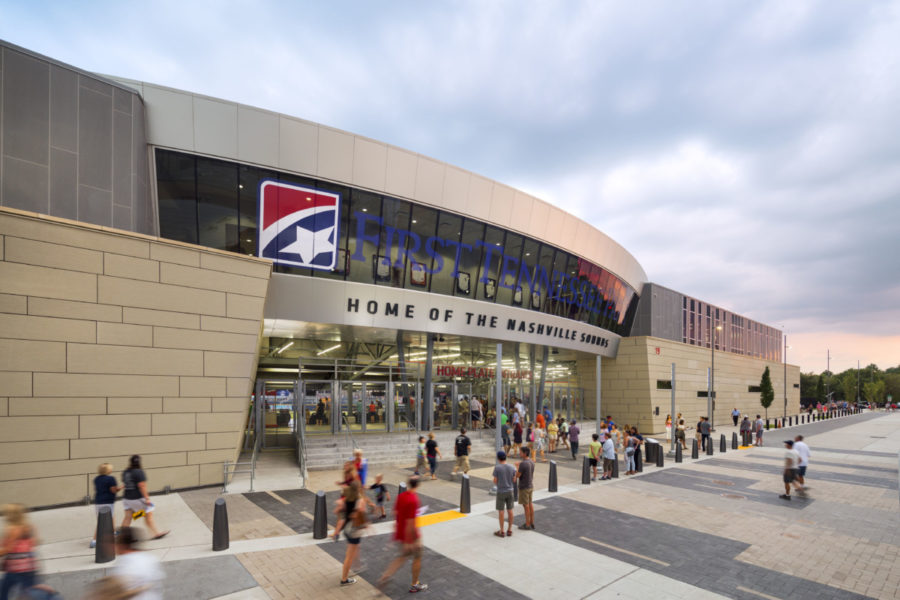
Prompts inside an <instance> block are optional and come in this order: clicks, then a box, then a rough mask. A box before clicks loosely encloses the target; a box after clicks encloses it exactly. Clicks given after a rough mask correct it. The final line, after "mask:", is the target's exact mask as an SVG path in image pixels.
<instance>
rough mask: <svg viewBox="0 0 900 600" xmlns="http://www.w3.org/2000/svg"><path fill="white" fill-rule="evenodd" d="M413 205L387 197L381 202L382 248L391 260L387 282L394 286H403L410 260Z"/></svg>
mask: <svg viewBox="0 0 900 600" xmlns="http://www.w3.org/2000/svg"><path fill="white" fill-rule="evenodd" d="M410 213H411V207H410V204H409V202H406V201H404V200H396V199H394V198H387V197H385V198H384V200H383V201H382V204H381V218H382V219H383V221H384V226H383V227H382V230H381V231H382V233H381V248H382V249H383V250H384V256H385V257H386V258H387V259H388V260H389V261H390V270H391V278H390V281H384V282H379V283H385V284H387V285H391V286H394V287H403V286H404V283H405V281H406V272H407V269H408V265H407V263H408V262H409V261H408V259H407V257H406V250H407V248H408V246H409V235H408V232H409V219H410Z"/></svg>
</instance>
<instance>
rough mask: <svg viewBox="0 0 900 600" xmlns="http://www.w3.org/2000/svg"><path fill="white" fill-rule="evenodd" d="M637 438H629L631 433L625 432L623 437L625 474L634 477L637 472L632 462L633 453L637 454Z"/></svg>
mask: <svg viewBox="0 0 900 600" xmlns="http://www.w3.org/2000/svg"><path fill="white" fill-rule="evenodd" d="M637 446H638V441H637V438H634V437H632V436H631V432H628V431H627V430H626V435H625V474H626V475H634V474H635V473H636V472H637V466H636V465H635V462H634V453H635V452H637Z"/></svg>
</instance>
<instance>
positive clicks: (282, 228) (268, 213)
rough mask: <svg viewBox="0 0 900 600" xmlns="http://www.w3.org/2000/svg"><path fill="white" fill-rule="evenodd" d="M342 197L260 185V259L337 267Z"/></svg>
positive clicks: (285, 185) (290, 186) (275, 184)
mask: <svg viewBox="0 0 900 600" xmlns="http://www.w3.org/2000/svg"><path fill="white" fill-rule="evenodd" d="M340 214H341V197H340V195H339V194H332V193H330V192H323V191H321V190H315V189H312V188H307V187H302V186H299V185H293V184H290V183H284V182H280V181H272V180H265V181H263V182H262V183H260V185H259V221H258V223H259V246H258V255H259V256H261V257H263V258H268V259H271V260H272V261H274V262H276V263H278V264H282V265H290V266H294V267H308V268H312V269H323V270H328V271H330V270H332V269H334V267H335V265H336V264H337V240H338V227H339V225H340Z"/></svg>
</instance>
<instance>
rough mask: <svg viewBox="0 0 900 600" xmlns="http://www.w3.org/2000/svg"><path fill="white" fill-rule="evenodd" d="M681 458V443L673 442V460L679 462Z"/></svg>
mask: <svg viewBox="0 0 900 600" xmlns="http://www.w3.org/2000/svg"><path fill="white" fill-rule="evenodd" d="M682 460H683V459H682V456H681V444H675V462H677V463H680V462H681V461H682Z"/></svg>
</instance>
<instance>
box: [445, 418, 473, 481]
mask: <svg viewBox="0 0 900 600" xmlns="http://www.w3.org/2000/svg"><path fill="white" fill-rule="evenodd" d="M471 449H472V441H471V440H470V439H469V436H467V435H466V428H465V427H462V428H460V430H459V435H458V436H456V440H455V441H454V442H453V453H454V454H456V465H455V466H454V467H453V471H452V472H451V473H450V476H451V477H453V476H454V475H456V473H457V471H459V470H460V469H462V472H463V473H468V472H469V451H470V450H471Z"/></svg>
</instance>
